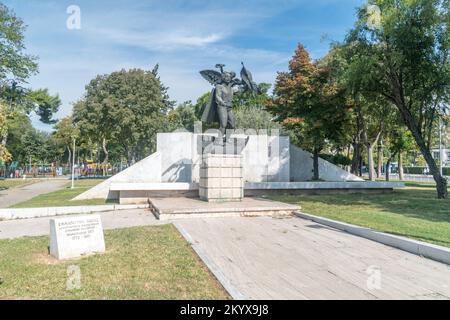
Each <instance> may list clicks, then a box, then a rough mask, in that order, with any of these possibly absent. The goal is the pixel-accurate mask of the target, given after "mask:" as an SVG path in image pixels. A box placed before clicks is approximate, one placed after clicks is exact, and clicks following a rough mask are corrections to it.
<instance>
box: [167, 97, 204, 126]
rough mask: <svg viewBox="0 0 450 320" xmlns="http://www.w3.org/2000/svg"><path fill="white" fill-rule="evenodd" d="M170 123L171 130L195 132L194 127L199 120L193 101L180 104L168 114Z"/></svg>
mask: <svg viewBox="0 0 450 320" xmlns="http://www.w3.org/2000/svg"><path fill="white" fill-rule="evenodd" d="M168 120H169V122H170V129H171V130H172V131H173V130H176V129H180V128H184V129H186V130H188V131H190V132H193V131H194V125H195V122H196V121H199V119H198V118H197V117H196V115H195V107H194V105H193V104H192V103H191V101H186V102H183V103H182V104H180V105H179V106H178V107H176V108H175V109H173V110H171V111H170V112H169V114H168Z"/></svg>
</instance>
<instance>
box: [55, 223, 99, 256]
mask: <svg viewBox="0 0 450 320" xmlns="http://www.w3.org/2000/svg"><path fill="white" fill-rule="evenodd" d="M99 252H105V239H104V236H103V227H102V221H101V218H100V216H99V215H86V216H78V217H67V218H59V219H51V220H50V254H51V255H52V256H54V257H55V258H57V259H60V260H61V259H70V258H76V257H80V256H83V255H88V254H92V253H99Z"/></svg>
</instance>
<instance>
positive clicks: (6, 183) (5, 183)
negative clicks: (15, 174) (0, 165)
mask: <svg viewBox="0 0 450 320" xmlns="http://www.w3.org/2000/svg"><path fill="white" fill-rule="evenodd" d="M34 182H37V180H30V179H28V180H23V179H6V180H0V190H4V189H9V188H17V187H21V186H26V185H28V184H32V183H34Z"/></svg>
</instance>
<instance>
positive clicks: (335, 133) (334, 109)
mask: <svg viewBox="0 0 450 320" xmlns="http://www.w3.org/2000/svg"><path fill="white" fill-rule="evenodd" d="M333 73H334V72H333V66H332V65H331V64H329V63H327V61H326V60H323V61H312V60H311V58H310V56H309V54H308V52H307V51H306V50H305V48H304V47H303V45H301V44H300V45H299V46H298V48H297V49H296V51H295V55H294V56H293V58H292V59H291V60H290V61H289V71H288V72H280V73H278V77H277V81H276V84H275V90H274V99H273V100H272V101H270V102H269V103H268V106H267V107H268V110H269V111H271V112H272V113H273V114H274V115H275V116H276V119H277V120H278V121H280V122H282V123H283V124H284V125H285V126H286V127H287V128H289V129H291V130H293V131H294V132H296V134H297V135H298V136H299V137H300V138H299V142H300V145H301V147H303V148H304V149H306V150H308V151H311V152H312V153H313V168H314V170H313V172H314V174H313V179H314V180H318V179H319V178H320V175H319V154H320V152H321V151H322V150H323V149H324V148H325V147H326V145H327V144H328V143H329V142H330V141H333V140H334V141H336V140H339V139H340V137H342V135H343V131H344V128H345V123H346V122H347V120H348V116H349V108H348V106H347V104H346V101H345V90H343V89H342V88H341V87H340V85H339V83H338V82H337V81H335V80H336V79H335V77H333Z"/></svg>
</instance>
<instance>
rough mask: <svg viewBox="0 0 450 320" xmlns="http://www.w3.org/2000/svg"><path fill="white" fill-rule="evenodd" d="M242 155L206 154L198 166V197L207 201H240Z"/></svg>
mask: <svg viewBox="0 0 450 320" xmlns="http://www.w3.org/2000/svg"><path fill="white" fill-rule="evenodd" d="M242 171H243V170H242V156H241V155H234V154H206V155H204V156H203V161H202V164H201V166H200V184H199V195H200V199H201V200H204V201H208V202H227V201H242V198H244V178H243V172H242Z"/></svg>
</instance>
